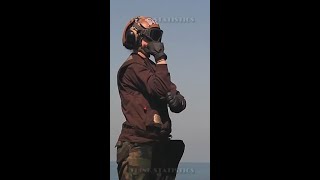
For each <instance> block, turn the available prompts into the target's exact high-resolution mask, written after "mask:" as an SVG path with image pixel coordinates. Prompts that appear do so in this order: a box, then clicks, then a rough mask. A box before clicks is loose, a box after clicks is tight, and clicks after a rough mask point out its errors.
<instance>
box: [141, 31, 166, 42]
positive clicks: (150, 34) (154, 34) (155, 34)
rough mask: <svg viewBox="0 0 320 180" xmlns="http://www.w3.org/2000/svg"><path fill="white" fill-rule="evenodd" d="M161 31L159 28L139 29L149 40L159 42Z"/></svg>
mask: <svg viewBox="0 0 320 180" xmlns="http://www.w3.org/2000/svg"><path fill="white" fill-rule="evenodd" d="M162 34H163V31H162V30H161V29H159V28H150V29H144V30H142V31H141V35H143V36H145V37H146V38H148V39H149V40H151V41H158V42H161V38H162Z"/></svg>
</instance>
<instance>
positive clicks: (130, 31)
mask: <svg viewBox="0 0 320 180" xmlns="http://www.w3.org/2000/svg"><path fill="white" fill-rule="evenodd" d="M162 33H163V31H162V30H161V29H160V26H159V24H158V23H157V22H156V21H155V20H154V19H153V18H151V17H147V16H138V17H135V18H132V19H131V20H130V21H129V22H128V23H127V25H126V26H125V28H124V31H123V34H122V44H123V46H125V47H126V48H127V49H134V48H138V47H139V46H140V45H141V40H142V38H146V39H147V40H149V41H159V42H161V37H162Z"/></svg>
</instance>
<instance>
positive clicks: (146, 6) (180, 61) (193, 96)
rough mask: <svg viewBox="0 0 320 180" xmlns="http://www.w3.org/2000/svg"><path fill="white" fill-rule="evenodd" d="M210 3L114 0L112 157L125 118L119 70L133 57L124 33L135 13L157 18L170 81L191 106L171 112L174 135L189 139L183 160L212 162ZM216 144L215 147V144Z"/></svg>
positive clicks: (111, 96)
mask: <svg viewBox="0 0 320 180" xmlns="http://www.w3.org/2000/svg"><path fill="white" fill-rule="evenodd" d="M209 5H210V1H209V0H201V1H194V0H192V1H191V0H162V1H155V0H148V1H147V0H111V2H110V8H111V12H110V13H111V14H110V22H111V24H110V33H111V34H110V39H111V41H110V48H111V49H110V52H111V56H110V78H111V79H110V113H111V114H110V133H111V134H110V137H111V139H110V160H111V161H115V160H116V148H115V147H114V146H115V144H116V142H117V139H118V137H119V134H120V131H121V125H122V123H123V122H124V121H125V117H124V115H123V114H122V111H121V105H120V97H119V93H118V87H117V83H116V80H117V72H118V70H119V68H120V66H121V65H122V63H123V62H124V61H125V60H126V59H127V58H128V56H129V55H130V51H129V50H127V49H125V48H124V47H123V46H122V42H121V38H122V32H123V29H124V27H125V25H126V24H127V23H128V21H129V20H130V19H131V18H133V17H136V16H139V15H141V16H150V17H153V18H154V19H156V20H158V23H159V24H160V27H161V29H162V30H163V31H164V33H163V37H162V42H163V43H164V47H165V53H166V54H167V56H168V59H167V63H168V69H169V72H170V75H171V81H172V82H174V83H175V84H176V85H177V89H178V90H179V91H180V92H181V94H182V95H183V96H184V97H185V99H186V101H187V108H186V109H185V110H184V111H182V112H181V113H178V114H175V113H171V112H170V117H171V120H172V139H181V140H183V141H184V143H185V146H186V147H185V152H184V155H183V157H182V159H181V162H210V6H209ZM213 148H214V146H213Z"/></svg>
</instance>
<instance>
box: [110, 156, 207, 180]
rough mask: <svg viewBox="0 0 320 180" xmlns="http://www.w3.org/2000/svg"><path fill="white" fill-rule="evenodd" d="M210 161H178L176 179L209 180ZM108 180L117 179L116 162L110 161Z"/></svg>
mask: <svg viewBox="0 0 320 180" xmlns="http://www.w3.org/2000/svg"><path fill="white" fill-rule="evenodd" d="M209 179H210V163H192V162H180V164H179V167H178V173H177V177H176V180H209ZM110 180H119V179H118V174H117V163H116V162H114V161H111V162H110Z"/></svg>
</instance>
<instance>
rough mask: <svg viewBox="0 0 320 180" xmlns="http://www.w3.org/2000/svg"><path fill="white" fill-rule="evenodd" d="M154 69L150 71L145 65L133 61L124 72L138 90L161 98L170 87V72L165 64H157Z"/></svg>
mask: <svg viewBox="0 0 320 180" xmlns="http://www.w3.org/2000/svg"><path fill="white" fill-rule="evenodd" d="M155 69H156V70H155V72H152V71H151V70H150V69H148V68H147V67H146V66H144V65H142V64H138V63H134V64H131V65H130V66H129V67H128V69H127V72H126V74H127V76H128V77H129V78H130V79H131V81H132V83H133V85H134V86H135V87H136V88H137V89H138V90H140V91H142V92H143V93H146V94H148V95H151V96H156V97H158V98H159V99H163V98H165V97H166V94H167V92H169V91H170V89H171V84H172V82H171V80H170V73H169V72H168V67H167V65H166V64H158V65H156V68H155Z"/></svg>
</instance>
